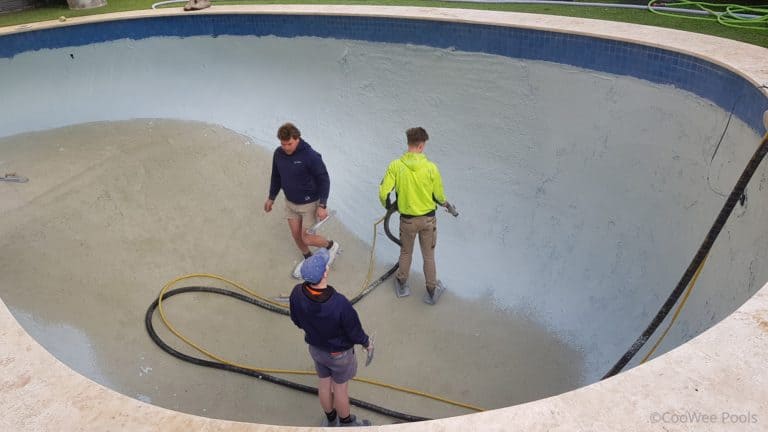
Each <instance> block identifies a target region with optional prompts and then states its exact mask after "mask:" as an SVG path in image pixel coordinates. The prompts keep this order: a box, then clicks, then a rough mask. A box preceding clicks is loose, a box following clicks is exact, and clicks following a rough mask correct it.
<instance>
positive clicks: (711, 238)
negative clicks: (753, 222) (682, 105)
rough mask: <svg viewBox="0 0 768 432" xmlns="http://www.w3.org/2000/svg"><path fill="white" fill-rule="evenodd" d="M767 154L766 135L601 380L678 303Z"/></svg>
mask: <svg viewBox="0 0 768 432" xmlns="http://www.w3.org/2000/svg"><path fill="white" fill-rule="evenodd" d="M766 153H768V134H767V135H766V137H765V138H763V141H762V142H761V143H760V145H759V146H758V147H757V150H755V153H754V154H753V155H752V159H750V160H749V163H747V166H746V167H745V168H744V171H742V173H741V177H739V181H737V182H736V185H735V186H734V187H733V190H732V191H731V194H730V195H729V196H728V199H727V200H726V201H725V204H724V205H723V208H722V210H720V214H718V215H717V219H715V222H714V223H713V224H712V227H711V228H710V229H709V232H708V233H707V236H706V237H705V238H704V241H703V242H702V244H701V246H700V247H699V250H698V252H696V256H694V257H693V260H692V261H691V263H690V265H688V269H687V270H686V271H685V273H684V274H683V277H682V278H680V282H678V283H677V286H676V287H675V290H674V291H672V293H671V294H670V295H669V297H668V298H667V301H666V302H664V304H663V305H662V306H661V309H659V312H658V313H657V314H656V316H655V317H654V318H653V321H651V323H650V324H648V327H647V328H646V329H645V331H644V332H643V334H641V335H640V336H639V337H638V338H637V340H635V342H634V343H633V344H632V346H630V347H629V349H628V350H627V352H626V353H624V355H623V356H622V357H621V358H620V359H619V361H617V362H616V364H615V365H613V367H612V368H611V370H609V371H608V373H606V374H605V376H603V378H602V379H606V378H610V377H612V376H614V375H616V374H617V373H619V372H621V370H622V369H623V368H624V366H626V365H627V363H629V362H630V360H632V357H634V356H635V355H636V354H637V352H638V351H640V348H642V347H643V345H645V343H646V342H647V341H648V339H649V338H650V337H651V335H653V332H655V331H656V329H657V328H658V327H659V325H661V323H662V321H664V318H666V317H667V315H668V314H669V311H670V310H672V307H673V306H674V305H675V303H677V300H678V299H679V298H680V296H681V295H682V294H683V291H685V288H686V287H687V286H688V284H689V283H690V282H691V279H692V278H693V275H694V274H695V273H696V270H697V269H698V268H699V266H700V265H701V263H702V262H703V261H704V259H705V258H706V256H707V255H708V254H709V251H710V250H711V249H712V245H713V244H714V243H715V240H716V239H717V236H718V235H719V234H720V231H722V229H723V227H724V226H725V223H726V222H727V221H728V217H729V216H730V215H731V212H733V208H734V207H735V206H736V203H737V202H739V200H740V199H741V197H742V196H743V195H744V190H746V188H747V184H749V180H750V179H751V178H752V175H753V174H754V173H755V171H757V168H758V166H760V162H762V161H763V158H764V157H765V155H766Z"/></svg>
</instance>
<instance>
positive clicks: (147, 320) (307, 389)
mask: <svg viewBox="0 0 768 432" xmlns="http://www.w3.org/2000/svg"><path fill="white" fill-rule="evenodd" d="M188 292H205V293H213V294H219V295H225V296H228V297H234V298H236V299H238V300H242V301H244V302H248V303H251V304H254V305H256V306H259V307H263V308H265V309H268V310H270V311H273V312H274V311H275V309H273V308H276V306H274V305H270V304H269V303H265V302H262V301H259V300H257V299H254V298H252V297H249V296H246V295H243V294H240V293H238V292H235V291H230V290H226V289H222V288H213V287H202V286H190V287H183V288H176V289H173V290H170V291H168V292H166V293H165V294H164V295H163V301H165V300H166V299H168V298H169V297H173V296H175V295H178V294H183V293H188ZM157 305H158V299H155V301H153V302H152V304H151V305H149V308H148V309H147V313H146V315H145V317H144V324H145V325H146V327H147V333H149V337H150V338H152V340H153V341H154V342H155V344H157V346H159V347H160V348H161V349H162V350H163V351H165V352H167V353H168V354H170V355H172V356H174V357H176V358H178V359H181V360H184V361H186V362H189V363H193V364H196V365H199V366H205V367H209V368H214V369H221V370H225V371H229V372H236V373H239V374H243V375H248V376H251V377H254V378H258V379H260V380H264V381H268V382H271V383H273V384H278V385H281V386H284V387H288V388H292V389H294V390H298V391H301V392H304V393H310V394H315V395H316V394H317V388H316V387H312V386H308V385H304V384H299V383H296V382H293V381H289V380H286V379H283V378H278V377H276V376H273V375H269V374H265V373H262V372H257V371H253V370H250V369H244V368H241V367H237V366H232V365H228V364H225V363H220V362H216V361H211V360H207V359H202V358H198V357H193V356H190V355H187V354H184V353H183V352H181V351H177V350H176V349H174V348H173V347H171V346H170V345H168V344H166V343H165V341H163V340H162V339H161V338H160V336H158V334H157V332H156V331H155V328H154V326H153V324H152V316H153V315H154V313H155V310H156V309H157ZM277 309H280V313H283V309H281V308H277ZM285 314H287V311H286V312H285ZM349 402H350V403H351V404H352V405H354V406H356V407H360V408H364V409H367V410H370V411H373V412H377V413H379V414H383V415H385V416H388V417H392V418H396V419H400V420H403V421H407V422H417V421H423V420H430V419H429V418H426V417H419V416H414V415H410V414H405V413H402V412H399V411H394V410H391V409H388V408H384V407H381V406H379V405H375V404H372V403H370V402H366V401H363V400H360V399H355V398H350V399H349Z"/></svg>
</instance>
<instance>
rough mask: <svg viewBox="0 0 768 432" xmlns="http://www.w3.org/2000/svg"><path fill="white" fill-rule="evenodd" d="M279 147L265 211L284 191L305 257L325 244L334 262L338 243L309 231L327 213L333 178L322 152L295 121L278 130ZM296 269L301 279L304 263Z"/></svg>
mask: <svg viewBox="0 0 768 432" xmlns="http://www.w3.org/2000/svg"><path fill="white" fill-rule="evenodd" d="M277 139H279V140H280V147H278V148H276V149H275V152H274V154H273V156H272V180H271V181H270V184H269V197H268V198H267V201H266V202H265V203H264V211H265V212H267V213H269V212H271V211H272V205H273V204H274V202H275V198H276V197H277V194H278V193H280V189H282V190H283V191H284V192H285V217H286V219H288V227H289V228H290V229H291V235H292V236H293V240H294V241H295V242H296V246H298V248H299V250H300V251H301V253H302V255H304V259H307V258H309V257H310V256H312V251H311V250H310V249H309V246H314V247H316V248H325V249H327V250H328V251H329V252H330V254H329V255H330V257H331V262H333V260H334V258H335V257H336V253H337V252H338V251H339V246H340V245H339V243H338V242H335V241H333V240H328V239H326V238H325V237H323V236H320V235H317V234H310V233H308V232H307V229H308V228H311V227H312V226H313V225H314V224H315V222H317V221H318V220H323V219H325V218H326V217H328V209H327V203H328V194H329V192H330V189H331V180H330V177H329V176H328V171H327V170H326V168H325V163H323V158H322V156H320V153H318V152H316V151H315V150H314V149H313V148H312V147H311V146H310V145H309V144H308V143H307V142H306V141H304V140H303V139H301V132H300V131H299V129H298V128H297V127H296V126H294V125H293V123H285V124H284V125H282V126H280V128H279V129H278V130H277ZM302 262H303V261H299V264H298V265H296V267H295V268H294V270H293V274H292V275H293V277H294V278H296V279H301V274H300V273H299V270H300V268H301V263H302Z"/></svg>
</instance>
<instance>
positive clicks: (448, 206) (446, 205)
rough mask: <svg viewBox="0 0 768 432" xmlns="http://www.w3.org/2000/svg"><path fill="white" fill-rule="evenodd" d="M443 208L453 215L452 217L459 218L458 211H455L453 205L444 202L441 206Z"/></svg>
mask: <svg viewBox="0 0 768 432" xmlns="http://www.w3.org/2000/svg"><path fill="white" fill-rule="evenodd" d="M443 207H445V211H447V212H448V213H450V214H451V215H453V217H459V211H458V210H456V207H455V206H454V205H453V204H451V203H449V202H448V201H446V202H445V204H443Z"/></svg>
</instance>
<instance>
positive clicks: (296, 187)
mask: <svg viewBox="0 0 768 432" xmlns="http://www.w3.org/2000/svg"><path fill="white" fill-rule="evenodd" d="M281 188H282V189H283V191H284V192H285V198H286V199H287V200H288V201H290V202H292V203H294V204H306V203H310V202H314V201H318V200H319V201H320V204H325V203H326V202H327V201H328V193H329V191H330V189H331V179H330V177H329V176H328V171H327V170H326V169H325V163H323V157H322V156H320V153H318V152H316V151H315V150H314V149H313V148H312V147H311V146H310V145H309V144H308V143H307V142H306V141H304V140H303V139H299V144H298V145H297V146H296V151H294V152H293V154H291V155H287V154H285V152H284V151H283V148H282V147H278V148H276V149H275V153H274V154H273V156H272V181H271V182H270V184H269V199H271V200H274V199H275V198H276V197H277V194H278V193H279V192H280V189H281Z"/></svg>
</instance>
